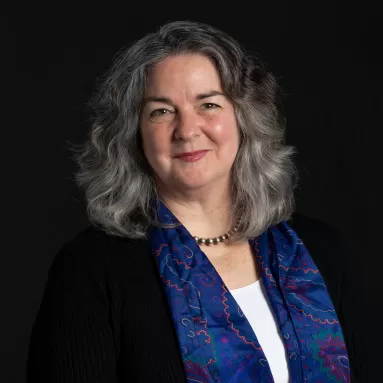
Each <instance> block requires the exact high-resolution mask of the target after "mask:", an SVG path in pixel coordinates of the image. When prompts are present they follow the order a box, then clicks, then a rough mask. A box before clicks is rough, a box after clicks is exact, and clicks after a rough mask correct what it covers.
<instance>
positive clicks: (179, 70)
mask: <svg viewBox="0 0 383 383" xmlns="http://www.w3.org/2000/svg"><path fill="white" fill-rule="evenodd" d="M174 88H176V89H179V90H182V89H183V90H184V91H193V90H195V91H198V92H200V91H201V90H203V89H202V88H208V89H213V88H214V89H216V90H221V79H220V76H219V73H218V71H217V69H216V67H215V65H214V64H213V63H212V61H211V60H210V59H209V58H208V57H206V56H203V55H201V54H194V53H188V54H180V55H176V56H169V57H167V58H165V59H163V60H161V61H159V62H158V63H156V64H154V65H153V67H152V68H151V69H150V71H149V73H148V78H147V93H151V92H164V91H172V90H174Z"/></svg>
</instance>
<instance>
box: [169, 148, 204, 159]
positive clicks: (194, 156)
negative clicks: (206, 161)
mask: <svg viewBox="0 0 383 383" xmlns="http://www.w3.org/2000/svg"><path fill="white" fill-rule="evenodd" d="M207 152H208V150H196V151H194V152H185V153H179V154H176V155H175V158H177V159H179V160H181V161H185V162H197V161H199V160H200V159H201V158H203V157H205V156H206V154H207Z"/></svg>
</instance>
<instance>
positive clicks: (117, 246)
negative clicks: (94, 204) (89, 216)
mask: <svg viewBox="0 0 383 383" xmlns="http://www.w3.org/2000/svg"><path fill="white" fill-rule="evenodd" d="M146 248H147V246H146V241H145V240H132V239H129V238H123V237H119V236H114V235H110V234H107V233H106V232H105V231H103V230H102V229H100V228H97V227H95V226H88V227H87V228H85V229H84V230H82V231H80V232H78V233H77V234H76V235H75V236H74V237H73V238H72V239H71V240H69V241H68V242H66V243H64V244H63V245H62V246H61V248H60V250H59V252H58V253H57V254H56V256H55V257H54V259H53V262H52V265H51V267H50V274H55V275H56V276H57V274H63V273H64V274H65V275H66V276H73V275H74V274H75V273H80V274H82V275H83V277H85V276H88V277H90V276H93V277H95V276H97V275H102V274H105V271H106V270H110V269H116V268H118V267H125V266H126V265H127V264H129V262H130V261H131V260H132V259H135V260H136V261H135V262H137V260H139V259H140V257H139V254H140V253H143V252H146Z"/></svg>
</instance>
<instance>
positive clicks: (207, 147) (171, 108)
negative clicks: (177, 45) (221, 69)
mask: <svg viewBox="0 0 383 383" xmlns="http://www.w3.org/2000/svg"><path fill="white" fill-rule="evenodd" d="M140 129H141V135H142V142H143V150H144V153H145V156H146V158H147V160H148V162H149V164H150V166H151V167H152V169H153V170H154V173H155V178H156V181H157V183H158V182H159V183H160V185H159V186H161V185H162V186H165V187H167V188H169V187H174V188H177V189H178V190H180V189H181V190H184V189H198V188H203V187H204V186H213V185H214V184H216V185H224V183H225V182H226V183H228V182H230V170H231V167H232V165H233V162H234V159H235V156H236V154H237V151H238V147H239V133H238V128H237V123H236V119H235V116H234V109H233V105H232V103H231V101H230V100H229V99H228V98H227V97H226V96H225V95H224V94H223V91H222V88H221V81H220V77H219V74H218V72H217V70H216V69H215V67H214V65H213V64H212V62H211V61H210V60H209V59H208V58H206V57H205V56H202V55H199V54H184V55H179V56H171V57H168V58H166V59H164V60H163V61H161V62H159V63H157V64H156V65H155V66H154V67H152V69H151V71H150V73H149V75H148V82H147V90H146V96H145V99H144V102H143V105H142V109H141V115H140Z"/></svg>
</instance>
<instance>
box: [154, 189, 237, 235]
mask: <svg viewBox="0 0 383 383" xmlns="http://www.w3.org/2000/svg"><path fill="white" fill-rule="evenodd" d="M159 194H160V198H161V200H162V202H163V203H164V204H165V205H166V206H167V207H168V208H169V209H170V210H171V212H172V213H173V214H174V215H175V216H176V217H177V219H178V220H179V221H180V222H181V223H182V224H183V225H184V226H185V227H186V228H187V229H188V231H189V232H190V233H191V235H193V236H198V237H205V238H207V237H217V236H220V235H222V234H224V233H225V232H227V231H228V230H229V229H231V227H230V226H231V219H230V217H231V206H232V204H231V202H232V200H231V189H230V185H229V183H227V184H226V186H225V187H222V185H219V187H218V186H216V187H212V186H210V187H206V188H205V190H193V191H189V192H187V193H185V192H179V191H177V190H174V189H172V190H169V189H168V188H165V187H161V188H159Z"/></svg>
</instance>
